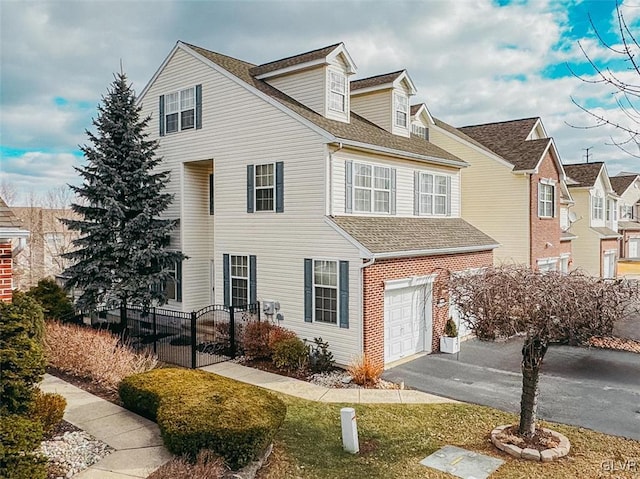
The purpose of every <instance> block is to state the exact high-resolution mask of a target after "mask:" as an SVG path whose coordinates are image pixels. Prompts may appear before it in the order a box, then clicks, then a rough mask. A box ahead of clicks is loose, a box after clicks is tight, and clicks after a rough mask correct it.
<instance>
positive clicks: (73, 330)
mask: <svg viewBox="0 0 640 479" xmlns="http://www.w3.org/2000/svg"><path fill="white" fill-rule="evenodd" d="M45 346H46V352H47V357H48V359H49V364H50V365H51V366H53V367H55V368H58V369H60V370H62V371H65V372H68V373H70V374H73V375H75V376H79V377H84V378H88V379H91V380H92V381H94V382H96V383H98V384H101V385H102V386H104V387H106V388H109V389H116V388H117V387H118V383H119V382H120V381H122V379H124V378H125V377H126V376H130V375H131V374H136V373H141V372H144V371H148V370H150V369H153V368H154V367H155V366H156V364H157V362H158V361H157V358H156V357H155V356H153V355H151V354H148V353H136V352H134V351H132V350H131V349H129V348H128V347H127V346H126V345H125V344H122V342H121V340H120V338H119V337H118V336H115V335H113V334H111V333H110V332H108V331H104V330H95V329H90V328H85V327H82V326H75V325H70V324H62V323H60V322H57V321H49V322H47V324H46V341H45Z"/></svg>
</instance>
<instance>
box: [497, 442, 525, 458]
mask: <svg viewBox="0 0 640 479" xmlns="http://www.w3.org/2000/svg"><path fill="white" fill-rule="evenodd" d="M502 446H503V447H504V449H502V450H503V451H504V452H506V453H507V454H509V455H510V456H513V457H518V458H519V457H522V449H520V448H519V447H518V446H514V445H513V444H503V445H502Z"/></svg>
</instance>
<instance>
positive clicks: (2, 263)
mask: <svg viewBox="0 0 640 479" xmlns="http://www.w3.org/2000/svg"><path fill="white" fill-rule="evenodd" d="M28 237H29V231H27V230H26V229H24V228H23V227H22V222H21V221H20V220H19V219H18V218H17V217H16V215H14V214H13V212H12V211H11V209H10V208H9V207H8V206H7V204H6V203H5V202H4V200H3V199H2V198H0V301H4V302H11V295H12V294H13V290H14V284H13V260H14V257H15V256H17V254H18V253H19V252H20V251H21V250H22V249H24V247H25V246H26V243H27V238H28Z"/></svg>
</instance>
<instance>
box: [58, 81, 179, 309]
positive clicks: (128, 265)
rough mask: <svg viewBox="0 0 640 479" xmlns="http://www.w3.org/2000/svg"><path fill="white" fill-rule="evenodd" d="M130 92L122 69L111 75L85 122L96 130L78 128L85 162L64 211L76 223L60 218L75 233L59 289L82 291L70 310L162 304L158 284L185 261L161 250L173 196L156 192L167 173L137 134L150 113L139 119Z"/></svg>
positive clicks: (149, 144) (152, 143) (141, 134)
mask: <svg viewBox="0 0 640 479" xmlns="http://www.w3.org/2000/svg"><path fill="white" fill-rule="evenodd" d="M140 111H141V107H140V106H138V105H136V97H135V93H134V91H133V90H132V88H131V87H130V85H128V84H127V78H126V75H125V74H124V73H119V74H117V75H115V80H114V82H113V83H112V85H111V88H110V89H109V90H108V91H107V95H106V96H105V97H103V98H102V104H101V105H99V106H98V116H97V119H94V120H93V125H94V126H95V127H96V134H95V135H94V134H93V133H91V132H89V131H88V130H87V131H86V134H87V136H88V137H89V140H90V142H91V143H92V146H87V145H84V146H82V147H81V150H82V152H83V153H84V156H85V158H86V160H87V164H86V166H83V167H80V168H76V170H77V171H78V172H79V174H80V175H81V176H82V177H83V178H84V182H83V185H82V186H71V189H72V190H73V191H74V192H75V193H76V195H77V196H78V198H79V199H80V201H79V202H78V203H74V204H72V206H71V208H72V209H73V211H75V212H76V213H79V214H80V215H81V217H82V219H80V220H70V219H65V220H63V221H64V223H65V224H66V225H67V226H68V227H69V229H71V230H75V231H79V232H80V238H79V239H77V240H75V241H74V246H75V247H76V249H75V250H74V251H72V252H69V253H66V254H65V255H64V257H66V258H69V259H71V260H72V262H73V265H72V266H70V267H69V268H68V269H67V270H66V271H65V273H64V274H65V276H66V277H67V286H68V287H74V286H77V287H78V288H80V289H81V290H82V295H81V296H80V298H79V299H78V307H80V308H82V309H89V308H92V307H95V306H96V305H98V304H102V303H106V304H109V305H119V306H121V307H122V306H126V304H133V305H141V306H144V307H149V306H150V305H152V304H154V302H157V303H158V304H163V303H165V302H166V296H165V294H164V292H163V290H162V288H159V287H158V285H159V284H162V283H163V282H164V281H167V280H168V279H169V277H170V273H169V271H170V269H172V268H173V265H174V264H175V263H176V262H178V261H181V260H182V259H184V258H185V256H184V255H183V254H182V253H181V252H179V251H170V250H168V249H167V246H168V244H169V234H170V232H171V231H172V230H173V229H174V228H175V227H176V224H177V222H176V221H175V220H169V219H161V218H160V215H161V213H162V212H163V211H165V210H166V208H167V207H168V206H169V204H170V203H171V201H172V200H173V195H171V194H168V193H166V192H163V190H164V188H165V182H166V181H167V180H168V175H169V172H166V171H165V172H157V171H155V168H156V167H157V166H158V164H159V163H160V161H161V158H158V157H156V156H155V150H156V149H157V147H158V144H157V142H156V141H150V140H149V139H148V136H149V135H148V133H146V132H145V130H146V127H147V125H148V123H149V120H150V117H147V118H144V119H141V118H140Z"/></svg>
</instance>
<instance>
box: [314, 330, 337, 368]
mask: <svg viewBox="0 0 640 479" xmlns="http://www.w3.org/2000/svg"><path fill="white" fill-rule="evenodd" d="M334 367H335V362H334V360H333V353H332V352H331V351H329V343H328V342H326V341H323V340H322V338H313V345H311V346H310V348H309V369H310V370H311V372H314V373H324V372H328V371H331V370H333V368H334Z"/></svg>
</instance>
